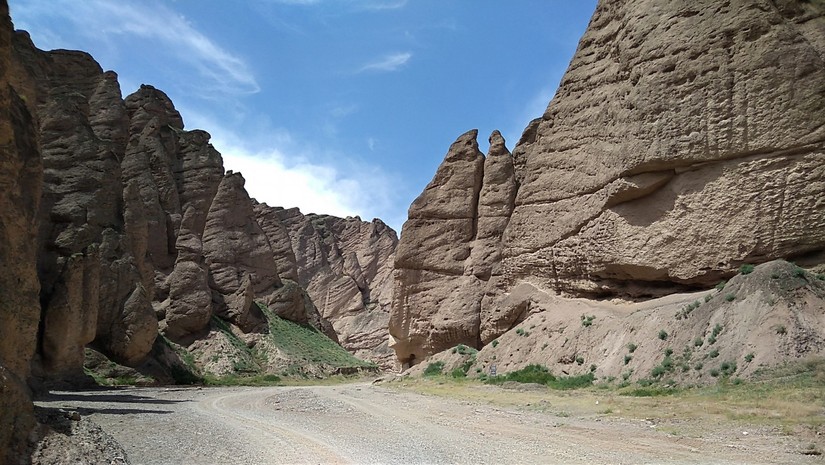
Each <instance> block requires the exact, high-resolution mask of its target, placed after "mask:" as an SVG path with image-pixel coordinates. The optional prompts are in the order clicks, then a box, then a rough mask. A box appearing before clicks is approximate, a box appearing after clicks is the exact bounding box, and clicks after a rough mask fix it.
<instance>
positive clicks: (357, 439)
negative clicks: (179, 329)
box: [37, 381, 822, 465]
mask: <svg viewBox="0 0 825 465" xmlns="http://www.w3.org/2000/svg"><path fill="white" fill-rule="evenodd" d="M674 402H678V401H674V400H673V399H669V400H667V399H661V400H659V399H651V398H648V399H642V400H638V399H635V398H633V399H631V398H628V399H619V400H617V399H616V397H615V396H614V395H613V394H610V393H604V392H599V391H596V390H587V391H570V392H564V393H553V392H549V393H548V391H547V390H546V389H544V388H538V387H533V388H531V387H530V386H523V387H519V389H507V388H502V387H498V386H486V385H480V384H478V383H468V384H463V383H453V382H450V381H447V382H427V381H422V382H415V381H413V382H403V381H402V382H397V381H395V382H390V383H385V384H379V385H372V384H369V383H358V384H347V385H336V386H291V387H263V388H261V387H254V388H253V387H232V388H177V387H176V388H124V389H110V390H98V391H83V392H53V393H51V394H50V395H49V396H48V397H47V398H45V399H43V400H41V401H39V402H38V403H37V404H38V406H39V407H40V408H43V409H55V410H56V409H62V410H66V411H76V412H78V413H80V415H81V417H82V418H84V419H91V420H92V421H94V422H96V423H97V424H99V425H100V426H102V428H103V429H104V430H105V431H106V432H108V433H109V434H111V435H112V436H113V437H114V439H116V440H117V441H118V442H120V443H121V444H122V445H123V447H124V449H125V450H126V453H127V455H128V461H129V463H131V464H133V465H159V464H164V465H166V464H182V463H198V464H276V463H403V464H412V463H613V464H624V463H627V464H631V463H633V464H638V463H663V464H664V463H668V464H669V463H674V464H675V463H718V464H729V463H750V464H757V463H821V460H822V459H821V457H820V456H817V455H809V454H810V452H811V451H813V452H816V451H814V450H813V447H814V444H812V443H808V442H807V440H805V439H803V438H800V437H798V436H796V435H794V434H791V433H789V432H788V431H782V428H780V427H777V426H776V425H770V424H765V423H764V422H760V421H751V422H749V421H741V420H720V419H719V416H718V415H713V414H712V413H713V412H709V411H708V407H707V405H702V404H701V403H699V404H696V405H695V407H692V406H691V405H680V406H678V407H674ZM689 403H690V402H688V404H689ZM649 411H650V412H654V413H652V414H651V413H648V412H649ZM691 411H693V414H685V412H691ZM639 415H651V416H649V417H647V418H638V417H639ZM82 421H85V420H82ZM809 448H810V449H811V450H808V449H809ZM58 455H59V454H58ZM72 463H74V462H72ZM112 463H122V462H121V461H120V460H119V459H118V460H113V461H112Z"/></svg>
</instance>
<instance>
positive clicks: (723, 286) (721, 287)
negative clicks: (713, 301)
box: [716, 280, 728, 292]
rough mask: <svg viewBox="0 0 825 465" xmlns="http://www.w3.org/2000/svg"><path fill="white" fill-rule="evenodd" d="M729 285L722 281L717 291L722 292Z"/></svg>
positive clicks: (717, 286)
mask: <svg viewBox="0 0 825 465" xmlns="http://www.w3.org/2000/svg"><path fill="white" fill-rule="evenodd" d="M727 284H728V282H727V281H725V280H722V281H720V282H719V284H717V285H716V290H717V291H720V292H721V291H722V290H723V289H724V288H725V286H726V285H727Z"/></svg>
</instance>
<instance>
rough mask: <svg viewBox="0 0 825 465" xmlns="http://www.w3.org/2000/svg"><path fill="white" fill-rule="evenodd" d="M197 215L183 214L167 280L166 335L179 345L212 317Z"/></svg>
mask: <svg viewBox="0 0 825 465" xmlns="http://www.w3.org/2000/svg"><path fill="white" fill-rule="evenodd" d="M195 212H196V210H195V208H194V207H189V208H188V209H187V210H186V213H184V215H183V220H182V221H181V226H180V231H179V234H178V240H177V243H176V244H175V248H176V249H177V252H178V257H177V260H176V261H175V268H174V269H173V270H172V273H171V274H170V275H169V278H168V281H169V298H168V299H167V302H166V303H165V305H166V311H165V315H164V324H165V327H164V328H163V332H164V334H165V335H166V336H167V337H169V338H170V339H172V340H173V341H176V342H177V341H183V340H185V339H186V338H187V337H190V336H193V335H196V334H197V333H199V332H201V331H203V330H204V329H205V328H206V327H207V326H208V325H209V320H210V318H211V317H212V292H211V291H210V289H209V276H208V269H207V268H206V264H205V262H204V258H203V245H202V243H201V238H200V235H198V233H196V232H195V228H196V227H197V216H196V213H195Z"/></svg>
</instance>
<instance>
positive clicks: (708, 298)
mask: <svg viewBox="0 0 825 465" xmlns="http://www.w3.org/2000/svg"><path fill="white" fill-rule="evenodd" d="M711 299H713V296H712V295H710V294H708V295H706V296H705V302H710V301H711Z"/></svg>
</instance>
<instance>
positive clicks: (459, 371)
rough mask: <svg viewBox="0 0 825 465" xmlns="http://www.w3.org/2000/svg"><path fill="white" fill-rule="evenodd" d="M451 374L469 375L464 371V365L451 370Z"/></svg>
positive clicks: (462, 376)
mask: <svg viewBox="0 0 825 465" xmlns="http://www.w3.org/2000/svg"><path fill="white" fill-rule="evenodd" d="M450 376H452V377H453V378H466V377H467V372H466V371H464V369H463V368H462V367H458V368H455V369H453V371H451V372H450Z"/></svg>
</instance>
